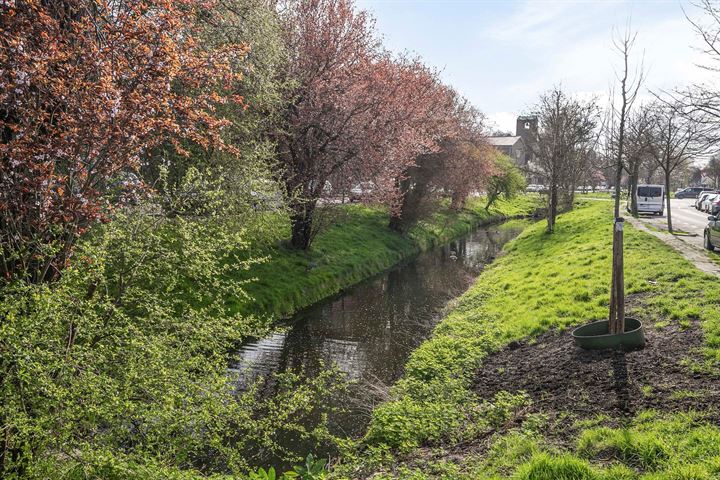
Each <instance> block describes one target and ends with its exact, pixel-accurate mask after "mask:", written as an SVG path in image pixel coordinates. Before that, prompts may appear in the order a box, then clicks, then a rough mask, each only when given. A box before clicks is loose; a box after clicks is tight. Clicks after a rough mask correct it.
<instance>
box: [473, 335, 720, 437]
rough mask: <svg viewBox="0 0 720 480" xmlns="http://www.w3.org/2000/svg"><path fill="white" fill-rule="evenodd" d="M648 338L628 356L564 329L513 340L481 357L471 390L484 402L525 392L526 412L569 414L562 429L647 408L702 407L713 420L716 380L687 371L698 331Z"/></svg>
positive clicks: (718, 390) (718, 391)
mask: <svg viewBox="0 0 720 480" xmlns="http://www.w3.org/2000/svg"><path fill="white" fill-rule="evenodd" d="M645 334H646V339H647V345H646V347H645V348H644V349H643V350H638V351H631V352H613V351H585V350H582V349H580V348H578V347H576V346H575V345H574V344H573V341H572V338H571V336H570V332H569V331H566V332H550V333H546V334H544V335H541V336H539V337H537V338H536V339H535V340H534V341H522V342H514V343H512V344H510V345H508V346H507V347H506V348H505V349H504V350H501V351H499V352H497V353H495V354H493V355H491V356H489V357H488V358H486V359H485V361H484V363H483V367H482V369H481V370H480V371H479V372H478V374H477V377H476V378H475V382H474V390H475V391H476V392H477V393H478V394H479V395H480V396H481V397H482V398H485V399H491V398H492V397H493V396H494V395H495V393H497V392H499V391H502V390H506V391H509V392H518V391H525V392H527V393H528V394H529V395H530V397H531V398H532V401H533V403H532V406H531V407H530V408H529V411H527V412H526V413H532V412H543V413H546V414H549V415H550V416H553V414H557V413H559V412H563V413H565V412H567V413H570V414H571V417H572V418H570V419H568V421H567V422H563V423H566V426H568V425H570V424H571V423H573V422H572V420H575V419H580V418H590V417H594V416H596V415H597V414H603V413H604V414H606V415H608V416H609V417H610V418H611V419H615V421H616V422H617V423H620V422H622V419H624V418H629V417H632V416H634V414H635V413H636V412H638V411H640V410H645V409H651V408H652V409H657V410H664V411H687V410H699V411H702V412H706V413H707V414H708V415H709V418H710V419H713V420H715V421H718V420H719V419H720V416H719V415H718V413H717V411H716V409H717V406H720V382H719V381H718V378H717V377H715V376H712V375H710V374H706V373H694V372H692V371H691V370H690V368H689V366H688V365H690V364H692V362H698V361H699V360H700V358H701V353H700V352H698V351H697V349H698V347H699V346H700V345H702V331H701V329H700V326H699V325H696V324H694V325H692V326H691V327H689V328H686V329H681V328H679V327H678V326H675V325H671V326H668V327H665V328H663V329H656V328H654V327H650V328H647V329H646V332H645ZM612 423H615V422H612ZM555 433H558V432H555ZM565 433H568V432H565Z"/></svg>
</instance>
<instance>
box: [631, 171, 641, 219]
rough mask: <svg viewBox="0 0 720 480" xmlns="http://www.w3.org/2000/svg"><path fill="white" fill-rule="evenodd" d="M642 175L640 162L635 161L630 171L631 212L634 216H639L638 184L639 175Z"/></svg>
mask: <svg viewBox="0 0 720 480" xmlns="http://www.w3.org/2000/svg"><path fill="white" fill-rule="evenodd" d="M639 175H640V162H639V161H637V160H636V161H635V162H634V163H633V167H632V171H631V172H630V179H629V185H628V187H629V188H628V190H629V195H630V213H631V214H632V216H633V217H637V215H638V205H637V186H638V177H639Z"/></svg>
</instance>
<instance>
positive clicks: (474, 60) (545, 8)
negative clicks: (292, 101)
mask: <svg viewBox="0 0 720 480" xmlns="http://www.w3.org/2000/svg"><path fill="white" fill-rule="evenodd" d="M357 2H358V5H359V7H360V8H364V9H367V10H369V11H371V12H372V13H373V15H374V16H375V18H376V19H377V29H378V31H379V33H380V34H381V35H382V36H383V39H384V43H385V45H386V46H387V47H388V48H390V49H391V50H393V51H396V52H401V51H409V52H412V53H415V54H418V55H420V56H421V57H422V58H423V59H424V61H425V63H426V64H428V65H431V66H433V67H436V68H438V69H441V70H442V76H443V78H444V80H445V81H446V82H447V83H449V84H450V85H452V86H454V87H455V88H456V89H457V90H459V91H460V92H461V93H462V94H463V95H465V96H466V97H468V98H469V99H470V100H471V101H472V102H473V103H474V104H475V105H476V106H477V107H479V108H480V109H481V110H482V111H484V112H485V113H486V114H487V116H488V118H489V121H490V123H491V124H492V123H494V124H495V125H496V127H497V128H500V129H502V130H510V131H513V132H514V130H515V117H516V116H517V115H518V114H521V113H523V112H527V111H528V110H529V109H530V108H531V107H532V105H534V104H535V103H536V102H537V98H538V96H539V94H540V93H542V92H544V91H546V90H548V89H549V88H551V87H552V86H553V85H556V84H562V86H563V88H564V89H565V90H567V91H569V92H573V93H577V94H581V95H597V96H599V97H607V92H608V91H609V87H610V84H611V82H612V81H613V79H614V75H615V73H614V71H615V68H616V67H617V65H618V62H619V61H620V57H619V56H618V55H617V53H616V51H614V50H613V47H612V35H613V29H619V30H620V31H621V32H622V31H624V30H625V26H626V24H627V21H628V18H631V22H632V30H633V31H637V34H638V37H637V42H636V43H637V47H636V59H637V60H638V62H639V61H640V60H641V59H642V57H643V55H644V59H645V60H644V62H645V66H646V70H647V82H646V85H647V87H648V88H649V89H653V90H659V89H669V88H672V87H674V86H680V85H684V84H687V83H690V82H693V81H697V80H699V79H701V78H702V77H703V76H706V75H707V74H706V72H704V71H703V70H701V69H699V68H698V67H697V66H696V64H697V63H698V62H700V61H701V58H702V57H701V56H700V54H699V53H698V52H697V51H696V50H695V49H693V46H695V47H697V46H699V42H698V38H697V37H696V35H695V33H694V32H693V29H692V26H691V25H690V23H689V22H688V20H687V19H686V18H685V14H684V13H683V8H684V9H685V11H686V12H687V14H688V15H689V16H690V17H691V18H697V17H698V15H699V13H698V11H697V9H696V8H695V7H693V6H692V5H691V4H690V2H687V1H678V0H673V1H670V0H667V1H666V0H644V1H639V0H634V1H632V0H625V1H620V0H617V1H613V0H606V1H602V0H595V1H587V0H586V1H569V0H565V1H561V0H517V1H498V0H357Z"/></svg>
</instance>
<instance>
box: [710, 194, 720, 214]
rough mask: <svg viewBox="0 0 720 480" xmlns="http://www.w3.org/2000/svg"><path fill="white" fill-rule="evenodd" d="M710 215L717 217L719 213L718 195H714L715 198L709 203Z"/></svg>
mask: <svg viewBox="0 0 720 480" xmlns="http://www.w3.org/2000/svg"><path fill="white" fill-rule="evenodd" d="M708 213H709V214H710V215H717V214H719V213H720V195H716V196H715V198H714V199H713V200H712V201H711V202H710V210H709V211H708Z"/></svg>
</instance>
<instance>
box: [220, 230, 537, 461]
mask: <svg viewBox="0 0 720 480" xmlns="http://www.w3.org/2000/svg"><path fill="white" fill-rule="evenodd" d="M525 226H527V223H526V222H518V221H513V222H509V223H506V224H501V225H496V226H491V227H488V228H481V229H478V230H476V231H474V232H472V233H470V234H468V235H466V236H465V237H463V238H461V239H459V240H456V241H454V242H451V243H450V244H448V245H445V246H443V247H437V248H435V249H433V250H431V251H429V252H426V253H423V254H421V255H419V256H418V257H416V258H415V259H413V260H411V261H409V262H406V263H404V264H401V265H399V266H397V267H395V268H393V269H391V270H389V271H386V272H384V273H381V274H379V275H377V276H375V277H373V278H371V279H369V280H367V281H364V282H362V283H360V284H358V285H356V286H354V287H352V288H350V289H348V290H346V291H344V292H342V293H341V294H339V295H336V296H334V297H332V298H329V299H327V300H325V301H322V302H319V303H317V304H315V305H313V306H311V307H309V308H307V309H305V310H303V311H301V312H299V313H298V314H296V315H295V316H294V317H293V318H292V319H291V320H290V321H289V325H290V326H289V328H288V329H287V330H286V331H283V332H282V333H275V334H272V335H270V336H268V337H266V338H264V339H261V340H258V341H254V342H251V343H248V344H246V345H244V346H243V347H242V348H241V349H240V351H239V352H238V355H237V358H238V360H237V363H236V364H235V365H234V366H233V368H232V370H233V372H236V373H238V374H239V376H240V386H241V387H242V385H243V384H247V383H249V382H251V381H252V380H253V379H255V378H257V377H258V376H260V375H267V374H270V373H274V372H281V371H287V370H291V369H297V368H299V367H304V372H305V375H316V374H317V373H318V371H319V369H320V368H323V367H322V365H323V364H324V365H326V366H327V365H331V364H334V365H336V366H337V368H338V369H339V370H341V371H342V372H344V373H345V374H346V375H347V376H348V377H349V378H350V379H351V380H355V381H356V382H355V383H354V384H353V385H352V386H351V387H350V391H349V393H348V396H349V398H344V399H338V402H340V403H342V404H343V405H342V406H343V407H346V408H348V407H349V412H347V413H345V414H343V415H335V416H334V417H331V430H333V431H334V432H335V433H339V434H343V435H350V436H357V435H362V433H363V432H364V429H365V427H366V426H367V422H368V420H369V412H370V411H371V407H372V404H373V403H376V402H377V401H380V400H381V398H378V396H377V395H375V398H373V395H369V394H368V392H370V393H372V392H375V393H378V392H382V391H383V390H384V388H385V387H384V386H387V385H391V384H392V383H394V382H395V381H396V380H397V379H398V378H399V377H400V376H401V375H402V373H403V366H404V365H405V363H406V361H407V359H408V356H409V354H410V353H411V352H412V351H413V350H414V349H415V348H417V347H418V345H419V344H420V343H421V342H422V341H423V340H425V339H426V338H427V337H428V336H429V334H430V333H431V331H432V329H433V327H434V326H435V324H436V323H437V322H438V320H440V318H441V316H442V309H443V307H444V306H445V305H446V303H447V302H448V301H449V300H451V299H452V298H454V297H457V296H459V295H461V294H462V293H463V292H464V291H465V290H466V289H467V288H468V287H469V286H470V285H471V283H472V282H473V280H474V279H475V278H476V277H477V275H478V274H479V273H480V271H481V270H482V269H483V267H484V266H485V265H486V264H488V263H489V262H490V261H492V259H493V258H494V257H495V256H496V255H497V254H498V253H499V251H500V250H501V249H502V247H503V245H504V244H505V243H506V242H508V241H509V240H511V239H513V238H514V237H515V236H517V235H518V234H519V233H520V231H522V229H523V228H524V227H525ZM269 394H272V392H270V393H269ZM380 397H381V395H380ZM287 447H289V448H291V449H293V450H296V451H298V450H301V449H302V448H303V446H302V445H287ZM293 447H295V448H293ZM321 453H322V452H321Z"/></svg>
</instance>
